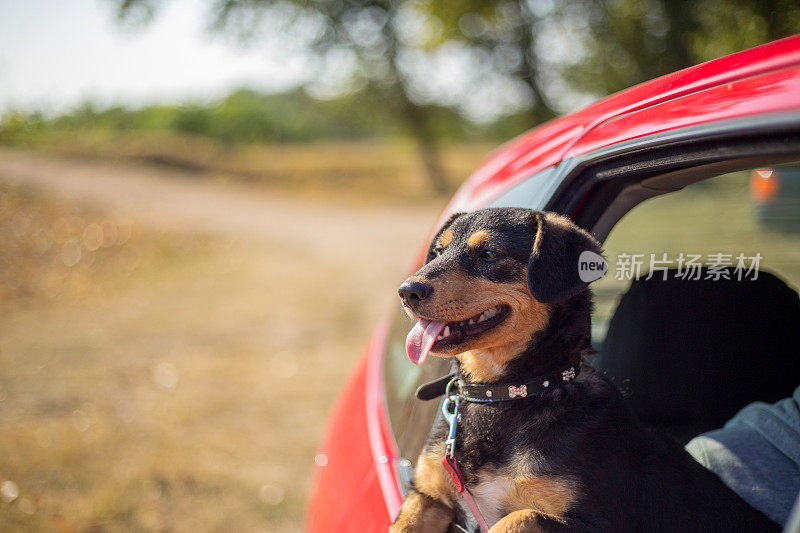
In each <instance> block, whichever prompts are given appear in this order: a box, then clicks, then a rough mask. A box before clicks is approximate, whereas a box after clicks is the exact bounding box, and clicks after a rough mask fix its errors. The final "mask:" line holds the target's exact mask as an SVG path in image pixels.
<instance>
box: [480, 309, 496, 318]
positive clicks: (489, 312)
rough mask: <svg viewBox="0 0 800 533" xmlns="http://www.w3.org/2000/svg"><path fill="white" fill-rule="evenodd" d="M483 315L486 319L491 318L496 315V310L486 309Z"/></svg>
mask: <svg viewBox="0 0 800 533" xmlns="http://www.w3.org/2000/svg"><path fill="white" fill-rule="evenodd" d="M483 314H484V315H486V318H492V317H493V316H495V315H496V314H497V308H495V307H492V308H491V309H487V310H486V311H484V312H483Z"/></svg>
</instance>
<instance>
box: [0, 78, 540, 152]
mask: <svg viewBox="0 0 800 533" xmlns="http://www.w3.org/2000/svg"><path fill="white" fill-rule="evenodd" d="M426 111H427V112H428V113H429V114H430V115H431V116H432V117H434V120H433V121H432V126H433V129H432V131H433V134H434V135H435V136H436V137H437V138H439V139H453V140H478V139H486V138H492V139H506V138H508V137H510V136H513V135H516V134H517V133H519V132H520V131H522V130H523V129H524V128H525V124H524V121H523V120H522V119H521V117H519V118H518V119H517V120H514V119H513V118H509V117H504V119H503V120H498V121H496V122H494V123H491V124H475V123H473V122H470V121H468V120H467V119H465V118H464V117H463V116H462V115H459V114H458V113H456V112H455V111H454V110H452V109H449V108H446V107H443V106H428V108H426ZM76 132H95V133H115V132H116V133H124V132H139V133H146V132H151V133H152V132H175V133H178V134H186V135H189V136H197V137H205V138H208V139H211V140H215V141H219V142H221V143H223V144H225V145H228V146H233V145H242V144H253V143H270V142H303V141H316V140H323V139H374V138H394V137H402V136H404V132H403V129H402V127H401V126H400V125H398V123H397V117H396V115H394V114H393V113H392V111H391V110H390V109H388V108H387V107H386V106H385V105H383V104H382V102H381V101H380V99H379V98H377V96H376V95H375V94H374V93H368V92H364V93H358V94H353V95H346V96H342V97H339V98H335V99H330V100H317V99H314V98H311V97H309V96H308V95H307V94H306V93H305V92H303V91H302V90H297V91H294V92H291V93H285V94H260V93H257V92H254V91H250V90H240V91H237V92H234V93H233V94H231V95H230V96H228V97H226V98H224V99H222V100H221V101H218V102H212V103H208V104H200V103H197V104H190V105H184V106H167V105H155V106H148V107H143V108H140V109H131V108H127V107H122V106H115V107H110V108H106V109H97V108H95V106H93V105H92V104H90V103H86V104H84V105H82V106H81V107H79V108H77V109H75V110H74V111H72V112H69V113H66V114H63V115H60V116H57V117H54V118H47V117H44V116H43V115H42V114H41V113H28V114H24V113H8V114H6V115H5V116H4V117H2V119H0V142H2V143H5V144H17V145H36V144H37V142H38V141H40V140H41V139H42V138H45V137H48V136H50V137H52V136H57V135H64V134H70V133H76Z"/></svg>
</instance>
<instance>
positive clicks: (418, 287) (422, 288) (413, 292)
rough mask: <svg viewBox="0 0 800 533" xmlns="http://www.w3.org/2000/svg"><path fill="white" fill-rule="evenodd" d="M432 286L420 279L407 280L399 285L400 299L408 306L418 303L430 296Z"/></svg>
mask: <svg viewBox="0 0 800 533" xmlns="http://www.w3.org/2000/svg"><path fill="white" fill-rule="evenodd" d="M432 291H433V287H431V286H430V285H428V284H427V283H422V282H421V281H411V280H408V281H406V282H405V283H403V284H402V285H400V291H399V293H400V299H401V300H403V303H404V304H406V305H410V306H412V307H413V306H415V305H417V304H419V303H420V302H421V301H422V300H424V299H425V298H427V297H428V296H430V294H431V292H432Z"/></svg>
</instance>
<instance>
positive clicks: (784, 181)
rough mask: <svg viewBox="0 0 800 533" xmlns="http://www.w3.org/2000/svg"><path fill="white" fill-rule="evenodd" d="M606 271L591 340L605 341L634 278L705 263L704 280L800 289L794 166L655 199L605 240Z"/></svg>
mask: <svg viewBox="0 0 800 533" xmlns="http://www.w3.org/2000/svg"><path fill="white" fill-rule="evenodd" d="M604 248H605V251H606V258H607V259H608V266H609V270H608V273H607V275H606V277H605V278H603V279H601V280H599V281H597V282H595V283H594V285H593V289H594V292H595V301H596V308H595V313H594V316H593V321H592V337H593V341H594V343H595V345H596V346H600V345H601V344H602V342H603V340H604V338H605V334H606V331H607V329H608V323H609V320H610V318H611V316H612V314H613V312H614V310H615V309H616V306H617V303H618V301H619V298H620V295H621V294H622V293H623V292H624V291H625V290H626V289H627V288H628V287H629V286H630V284H631V281H632V280H633V279H634V278H647V277H648V276H663V275H664V274H663V270H664V269H665V268H671V269H682V271H683V272H684V273H685V275H689V273H688V272H689V270H690V269H691V268H692V266H693V265H704V266H705V267H706V269H707V270H705V271H703V273H702V275H703V276H715V275H722V274H720V271H721V270H722V269H723V268H724V267H727V268H728V269H730V273H728V274H725V275H728V276H741V275H749V276H751V277H752V276H754V275H755V276H757V275H758V272H760V271H769V272H771V273H773V274H775V275H777V276H778V277H780V278H781V279H783V280H784V281H785V282H786V283H787V284H788V285H789V286H790V287H792V288H793V289H795V290H797V289H798V288H799V287H800V164H792V165H781V166H776V167H769V166H765V167H761V168H756V169H750V170H746V171H740V172H733V173H729V174H724V175H720V176H717V177H714V178H711V179H707V180H704V181H700V182H698V183H694V184H692V185H689V186H687V187H685V188H684V189H681V190H679V191H676V192H671V193H667V194H664V195H661V196H657V197H655V198H652V199H650V200H647V201H645V202H643V203H642V204H640V205H638V206H637V207H635V208H634V209H632V210H631V211H630V212H628V213H627V214H626V215H625V216H624V217H623V218H622V219H621V220H620V221H619V222H617V224H616V225H615V226H614V228H613V229H612V231H611V233H610V234H609V236H608V238H607V239H606V241H605V243H604Z"/></svg>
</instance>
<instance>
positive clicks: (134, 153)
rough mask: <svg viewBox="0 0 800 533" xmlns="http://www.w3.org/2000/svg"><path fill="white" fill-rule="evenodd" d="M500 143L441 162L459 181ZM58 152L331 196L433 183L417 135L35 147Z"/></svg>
mask: <svg viewBox="0 0 800 533" xmlns="http://www.w3.org/2000/svg"><path fill="white" fill-rule="evenodd" d="M494 147H495V144H494V143H472V144H465V143H459V144H444V145H443V146H442V147H441V156H442V165H443V168H444V170H445V173H446V174H447V179H448V182H449V184H450V188H451V189H452V190H455V188H456V187H457V186H458V185H459V184H461V183H462V182H463V181H464V179H466V178H467V176H469V174H470V173H471V172H472V171H473V170H474V169H475V168H476V167H477V166H478V164H479V163H480V162H481V161H482V160H483V159H484V158H485V157H486V155H487V154H488V153H489V152H490V151H491V150H492V148H494ZM36 148H37V149H39V150H44V151H46V152H49V153H51V154H55V155H59V156H69V157H79V158H85V159H92V160H95V159H106V160H112V161H128V162H131V161H133V162H144V163H148V164H158V165H163V166H167V167H170V168H175V169H180V170H184V171H189V172H195V173H197V175H198V176H204V177H211V178H213V179H217V180H223V181H239V182H247V183H251V184H258V185H265V186H269V187H271V188H278V189H281V190H285V191H287V190H288V191H291V192H293V193H295V194H298V193H299V194H303V195H307V196H312V197H317V198H325V197H328V196H330V194H331V193H334V194H336V195H338V196H342V195H348V196H352V197H357V198H360V199H362V200H367V201H372V202H374V201H386V200H387V199H394V200H401V201H415V200H420V199H424V198H428V197H430V195H431V187H430V184H429V182H428V180H427V177H426V174H425V169H424V167H423V166H422V163H421V159H420V156H419V153H418V151H417V148H416V145H415V144H414V143H413V142H411V141H399V140H398V141H369V142H365V141H322V142H313V143H307V144H301V143H296V144H269V145H249V146H225V145H223V144H220V143H217V142H214V141H210V140H208V139H203V138H199V137H189V136H185V135H175V134H170V133H152V134H149V135H147V134H142V133H137V134H136V135H125V134H113V135H112V134H107V133H76V134H74V135H70V136H58V135H52V136H49V137H45V138H43V139H41V140H40V141H39V144H38V145H37V147H36Z"/></svg>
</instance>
